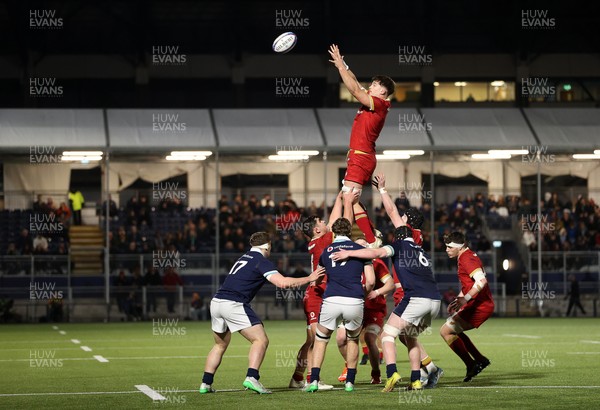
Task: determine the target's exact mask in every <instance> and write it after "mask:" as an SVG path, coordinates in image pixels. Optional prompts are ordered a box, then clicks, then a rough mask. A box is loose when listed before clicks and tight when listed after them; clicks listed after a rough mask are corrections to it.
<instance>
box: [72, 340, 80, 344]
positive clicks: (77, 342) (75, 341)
mask: <svg viewBox="0 0 600 410" xmlns="http://www.w3.org/2000/svg"><path fill="white" fill-rule="evenodd" d="M71 342H73V343H75V344H76V345H78V344H80V343H81V342H80V341H79V340H77V339H71Z"/></svg>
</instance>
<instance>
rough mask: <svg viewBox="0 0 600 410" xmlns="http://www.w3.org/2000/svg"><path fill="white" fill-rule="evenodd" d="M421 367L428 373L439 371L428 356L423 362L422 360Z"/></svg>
mask: <svg viewBox="0 0 600 410" xmlns="http://www.w3.org/2000/svg"><path fill="white" fill-rule="evenodd" d="M421 367H422V368H423V369H425V370H426V371H427V373H428V374H429V373H433V372H435V371H436V370H437V366H436V365H435V364H433V360H431V357H429V356H426V357H425V358H424V359H423V360H421Z"/></svg>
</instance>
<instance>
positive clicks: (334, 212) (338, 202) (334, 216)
mask: <svg viewBox="0 0 600 410" xmlns="http://www.w3.org/2000/svg"><path fill="white" fill-rule="evenodd" d="M343 198H344V197H343V196H342V191H340V192H339V193H338V194H337V196H336V197H335V203H334V204H333V208H332V209H331V214H330V215H329V223H328V224H327V226H328V227H329V229H331V227H332V226H333V223H334V222H335V221H337V220H338V219H339V218H340V217H341V216H342V208H343V203H344V202H343Z"/></svg>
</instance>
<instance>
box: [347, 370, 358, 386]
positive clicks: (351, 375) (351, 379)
mask: <svg viewBox="0 0 600 410" xmlns="http://www.w3.org/2000/svg"><path fill="white" fill-rule="evenodd" d="M355 379H356V369H348V375H347V376H346V383H352V384H354V380H355Z"/></svg>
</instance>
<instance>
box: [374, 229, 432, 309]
mask: <svg viewBox="0 0 600 410" xmlns="http://www.w3.org/2000/svg"><path fill="white" fill-rule="evenodd" d="M386 247H387V248H390V249H391V250H392V251H393V258H394V268H395V269H396V274H397V275H398V280H399V281H400V283H401V284H402V288H403V289H404V297H419V298H429V299H434V300H441V296H440V291H439V290H438V287H437V282H436V280H435V277H434V276H433V271H432V270H431V261H430V258H429V255H427V254H426V253H425V251H423V249H422V248H421V247H420V246H418V245H416V244H415V243H414V241H413V239H412V238H407V239H404V240H401V241H399V240H395V241H394V242H393V243H392V244H391V245H386Z"/></svg>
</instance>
